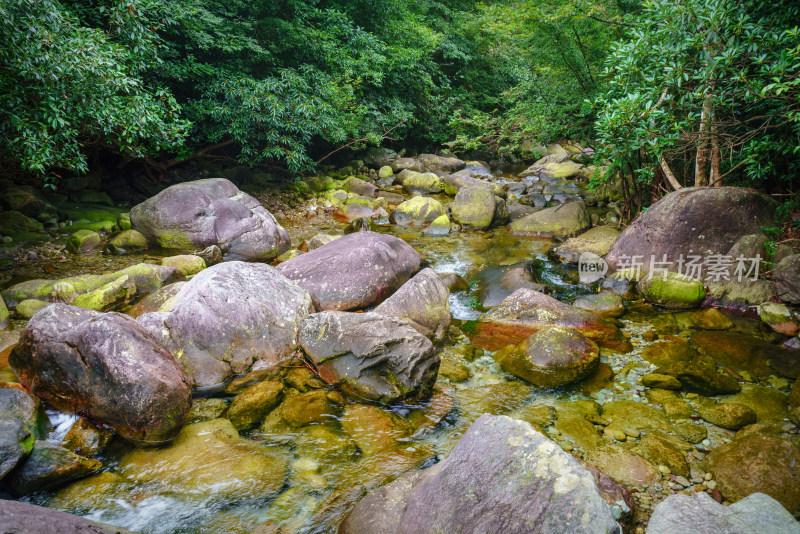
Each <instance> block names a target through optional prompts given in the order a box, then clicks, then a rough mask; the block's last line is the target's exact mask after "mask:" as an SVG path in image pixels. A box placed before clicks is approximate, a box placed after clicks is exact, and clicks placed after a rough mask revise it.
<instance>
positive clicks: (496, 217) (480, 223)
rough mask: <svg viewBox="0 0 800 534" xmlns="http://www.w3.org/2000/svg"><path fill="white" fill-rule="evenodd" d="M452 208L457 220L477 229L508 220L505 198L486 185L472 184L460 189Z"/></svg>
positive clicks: (500, 223)
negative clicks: (496, 194)
mask: <svg viewBox="0 0 800 534" xmlns="http://www.w3.org/2000/svg"><path fill="white" fill-rule="evenodd" d="M451 210H452V212H453V219H455V220H456V222H458V223H460V224H461V225H463V226H467V227H470V228H475V229H476V230H486V229H487V228H490V227H491V226H497V225H502V224H505V223H507V222H508V210H507V209H506V202H505V200H503V199H502V198H500V197H498V196H495V194H494V193H493V192H492V191H491V189H489V188H486V187H484V186H477V185H470V186H467V187H462V188H461V189H459V190H458V193H456V198H455V200H454V201H453V205H452V206H451Z"/></svg>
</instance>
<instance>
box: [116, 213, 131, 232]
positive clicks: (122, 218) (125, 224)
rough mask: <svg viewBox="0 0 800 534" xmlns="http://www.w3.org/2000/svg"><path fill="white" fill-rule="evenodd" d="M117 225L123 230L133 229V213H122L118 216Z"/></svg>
mask: <svg viewBox="0 0 800 534" xmlns="http://www.w3.org/2000/svg"><path fill="white" fill-rule="evenodd" d="M117 226H119V229H120V230H122V231H123V232H124V231H125V230H130V229H131V214H130V213H120V214H119V217H117Z"/></svg>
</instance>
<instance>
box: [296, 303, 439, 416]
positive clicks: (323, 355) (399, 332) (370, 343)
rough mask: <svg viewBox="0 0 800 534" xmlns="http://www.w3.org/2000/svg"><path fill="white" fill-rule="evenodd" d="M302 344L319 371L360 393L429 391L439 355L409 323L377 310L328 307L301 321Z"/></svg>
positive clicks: (379, 397)
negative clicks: (342, 309) (348, 309)
mask: <svg viewBox="0 0 800 534" xmlns="http://www.w3.org/2000/svg"><path fill="white" fill-rule="evenodd" d="M299 339H300V346H301V347H302V348H303V350H304V351H305V353H306V354H307V355H308V357H309V358H311V360H312V362H313V363H314V365H316V367H317V370H318V371H319V374H320V377H321V378H322V379H323V380H325V381H326V382H328V383H329V384H333V385H336V386H337V387H338V388H339V389H341V390H342V391H343V392H344V393H345V394H347V395H348V396H351V397H353V398H355V399H361V400H366V401H373V402H384V403H388V402H393V401H396V400H410V401H411V400H417V399H424V398H427V397H430V394H431V391H432V388H433V383H434V382H435V381H436V372H437V370H438V368H439V356H438V355H437V353H436V350H435V349H434V347H433V345H432V344H431V342H430V341H429V340H428V339H427V338H426V337H425V336H423V335H422V334H420V333H419V332H417V331H416V330H415V329H414V328H412V327H411V326H410V325H409V324H408V323H405V322H403V321H400V320H398V319H395V318H393V317H386V316H383V315H379V314H377V313H373V312H368V313H348V312H337V311H326V312H321V313H315V314H312V315H309V316H308V318H307V319H306V320H305V321H303V323H302V324H301V325H300V335H299Z"/></svg>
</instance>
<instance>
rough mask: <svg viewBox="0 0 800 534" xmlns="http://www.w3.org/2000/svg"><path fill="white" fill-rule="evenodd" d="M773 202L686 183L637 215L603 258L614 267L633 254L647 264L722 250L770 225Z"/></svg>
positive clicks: (745, 193)
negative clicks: (687, 185)
mask: <svg viewBox="0 0 800 534" xmlns="http://www.w3.org/2000/svg"><path fill="white" fill-rule="evenodd" d="M776 208H777V202H775V201H774V200H772V199H771V198H769V197H767V196H766V195H763V194H761V193H759V192H757V191H755V190H753V189H746V188H740V187H687V188H683V189H680V190H679V191H674V192H672V193H670V194H668V195H667V196H665V197H664V198H662V199H661V200H659V201H658V202H656V203H655V204H653V205H652V206H650V207H649V208H647V211H646V212H644V213H643V214H641V215H640V216H639V217H637V218H636V220H635V221H633V223H632V224H631V225H630V226H628V227H627V228H626V229H625V230H624V231H623V232H622V234H620V236H619V238H618V239H617V241H616V242H615V243H614V246H613V247H612V248H611V251H609V253H608V255H607V256H606V261H607V262H608V264H609V268H610V269H611V270H612V271H614V270H615V269H617V268H621V267H623V266H624V265H625V263H626V260H627V262H630V259H631V258H632V257H634V256H637V257H639V261H642V263H643V264H644V266H643V271H644V272H647V271H648V270H649V268H650V257H651V256H654V257H655V258H656V259H657V260H659V261H661V260H662V259H663V257H664V256H665V255H666V258H667V261H668V262H671V263H672V264H673V265H678V262H679V260H680V258H681V256H683V258H684V260H686V261H689V256H701V257H703V258H704V259H705V257H707V256H708V255H709V254H726V253H727V252H728V251H729V250H730V248H731V246H733V244H734V243H736V241H737V240H738V239H739V238H740V237H742V236H744V235H749V234H754V233H757V232H759V231H760V230H761V227H762V226H772V225H773V223H774V220H775V209H776Z"/></svg>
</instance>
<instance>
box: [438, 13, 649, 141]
mask: <svg viewBox="0 0 800 534" xmlns="http://www.w3.org/2000/svg"><path fill="white" fill-rule="evenodd" d="M637 4H638V2H629V3H627V4H625V3H621V2H602V1H601V2H585V1H579V2H571V3H563V2H556V1H552V0H547V1H544V2H541V1H535V2H534V1H531V0H514V1H511V2H493V3H488V4H486V5H483V6H482V9H481V12H480V19H479V21H478V23H477V26H478V28H479V31H480V37H479V38H478V39H477V43H478V45H479V46H480V48H479V50H480V53H481V55H483V56H484V57H487V58H489V59H490V60H491V61H492V63H493V65H492V67H491V71H494V73H496V74H495V75H496V76H497V82H498V84H497V86H496V87H495V88H494V90H488V89H489V88H486V90H484V91H481V92H482V93H485V94H490V95H497V96H496V97H495V98H494V99H493V100H492V101H491V102H486V104H489V105H486V106H484V109H486V108H488V109H491V110H492V111H491V112H489V113H485V112H482V111H481V110H480V109H475V107H474V106H471V105H470V101H467V102H465V104H464V105H463V106H462V107H461V108H459V109H458V110H457V112H456V114H454V115H453V117H452V119H451V124H450V125H451V127H452V128H453V130H454V132H455V133H456V135H457V139H456V141H455V142H454V143H451V146H452V147H453V148H455V149H462V150H464V149H467V150H469V149H478V148H489V149H493V150H497V149H499V150H500V152H501V153H502V152H504V151H513V150H516V149H518V148H519V147H520V145H521V144H522V143H523V142H525V141H528V142H530V141H532V140H533V141H539V142H544V143H547V142H550V141H554V140H556V139H558V138H559V137H563V136H575V137H588V136H589V135H590V134H591V128H592V119H593V116H592V115H591V110H590V109H589V108H588V107H587V106H586V105H585V101H586V99H590V98H593V97H594V96H595V95H596V93H597V91H598V90H599V89H600V85H599V81H600V80H599V73H600V69H601V67H602V64H603V61H604V60H605V57H606V55H607V53H608V49H609V44H610V43H611V42H612V41H613V40H614V39H615V38H618V37H620V36H621V35H622V34H621V32H620V28H624V26H623V25H624V24H627V23H626V22H624V21H625V20H626V18H627V16H628V14H629V13H630V12H632V11H635V10H636V8H637ZM489 106H491V107H489Z"/></svg>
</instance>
